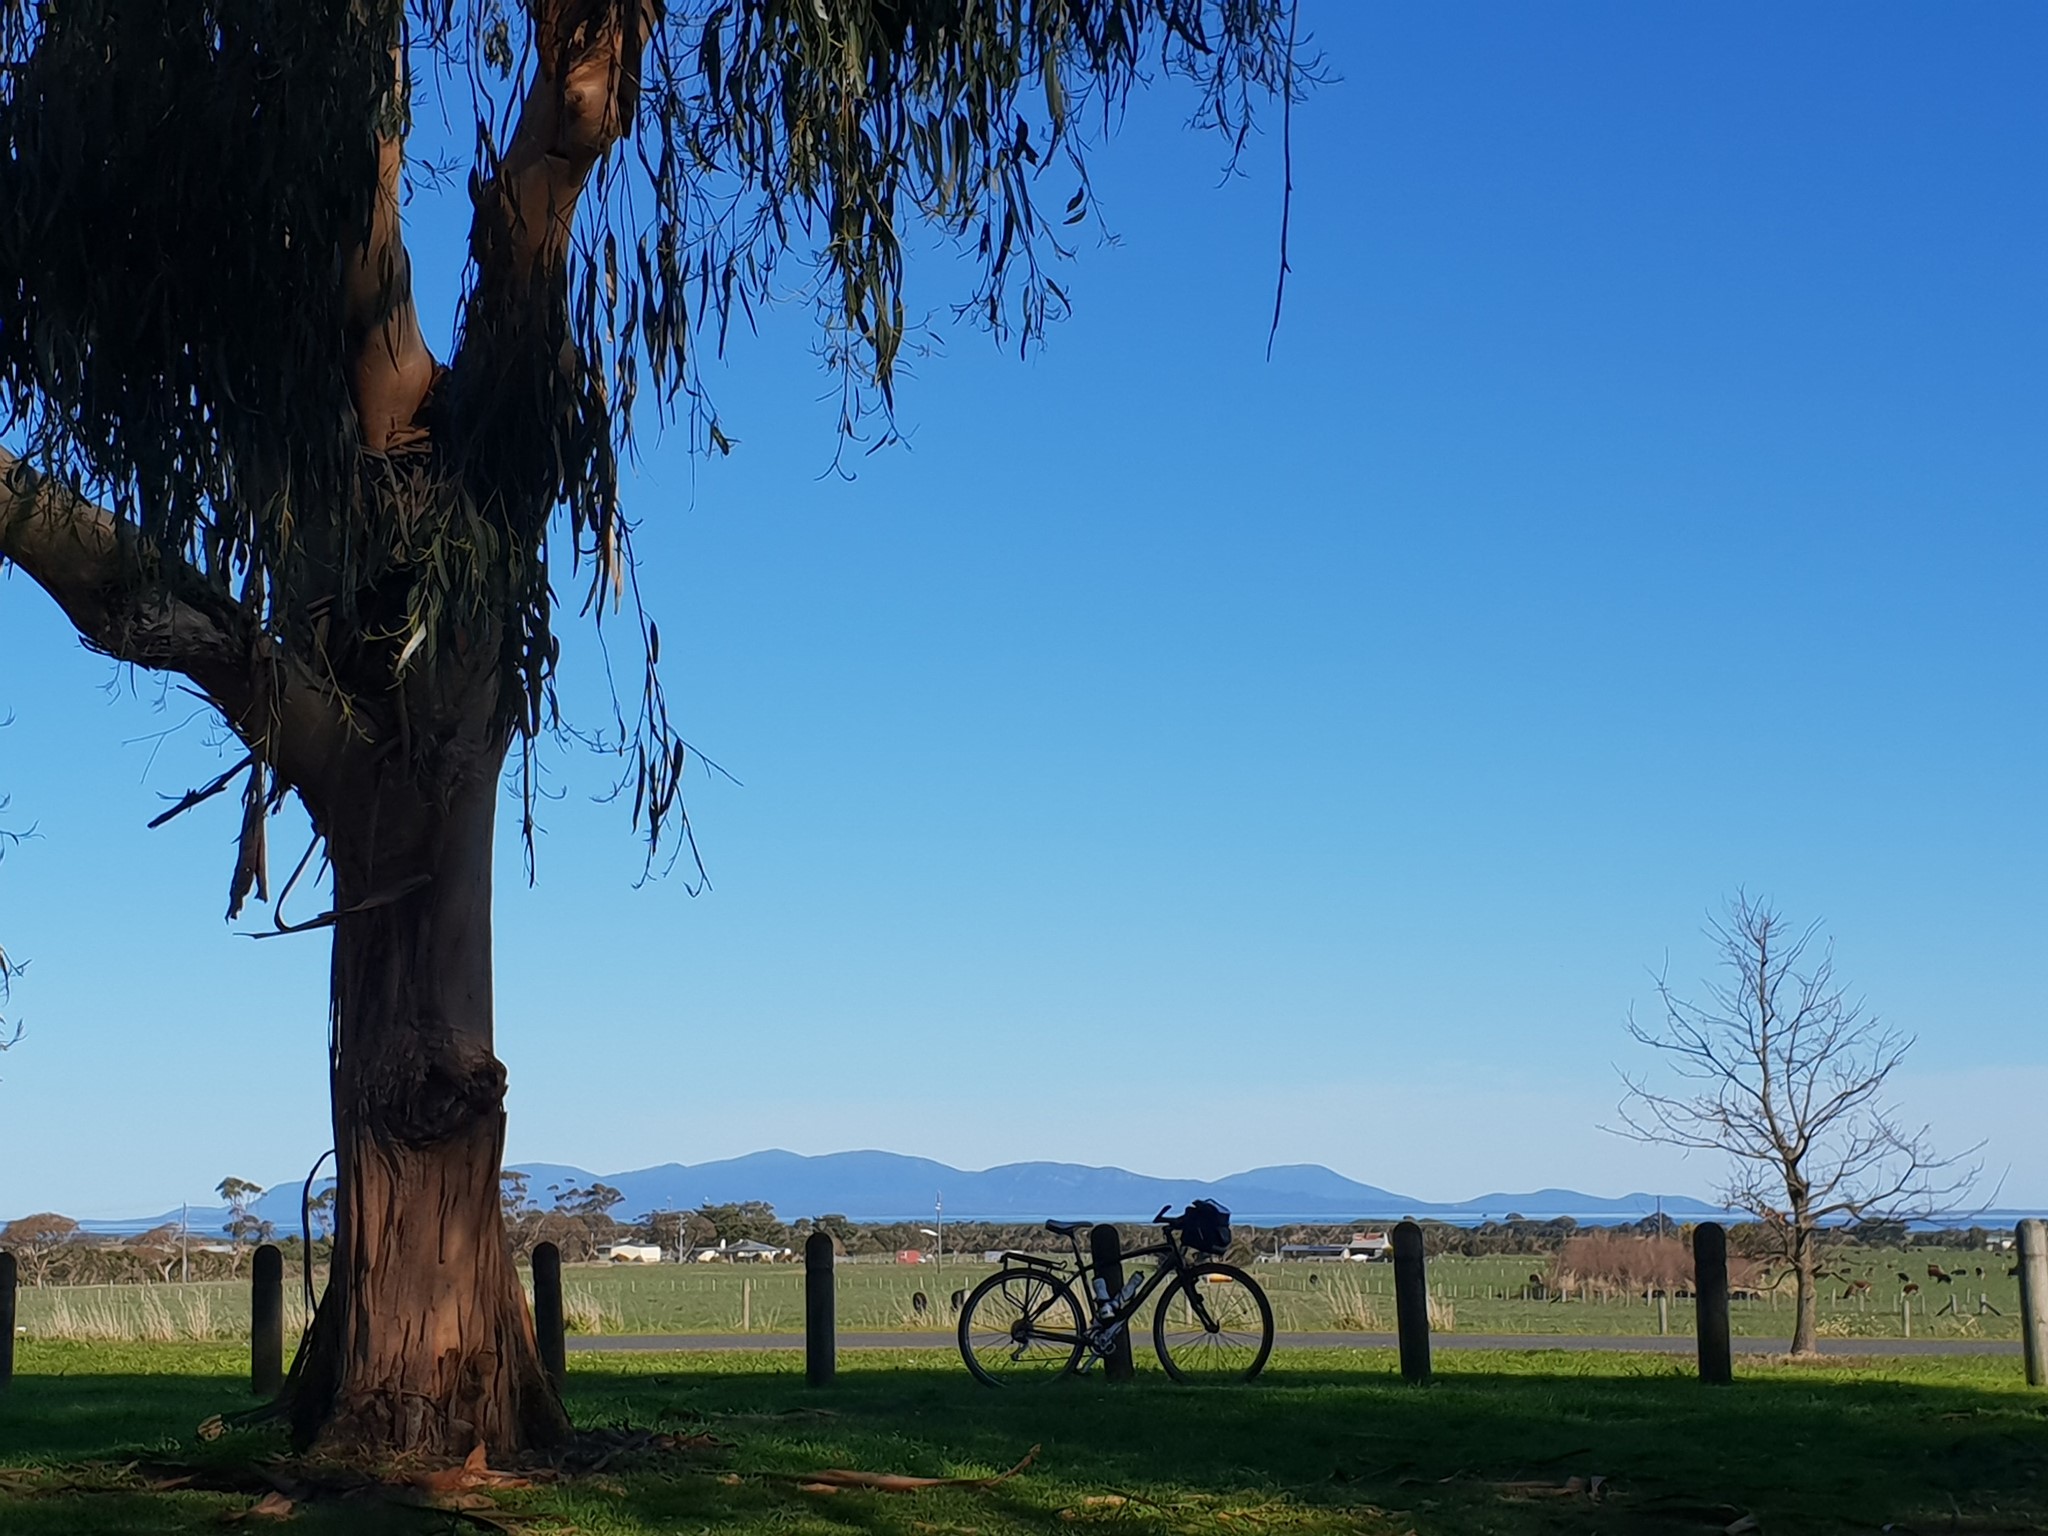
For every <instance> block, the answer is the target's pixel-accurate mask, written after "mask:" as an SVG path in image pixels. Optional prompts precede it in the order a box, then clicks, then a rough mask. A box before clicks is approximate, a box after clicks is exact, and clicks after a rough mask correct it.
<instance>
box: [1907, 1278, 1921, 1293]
mask: <svg viewBox="0 0 2048 1536" xmlns="http://www.w3.org/2000/svg"><path fill="white" fill-rule="evenodd" d="M1906 1294H1907V1295H1908V1296H1918V1295H1919V1294H1920V1287H1919V1286H1917V1285H1915V1284H1914V1283H1913V1282H1912V1281H1911V1280H1908V1281H1907V1282H1906Z"/></svg>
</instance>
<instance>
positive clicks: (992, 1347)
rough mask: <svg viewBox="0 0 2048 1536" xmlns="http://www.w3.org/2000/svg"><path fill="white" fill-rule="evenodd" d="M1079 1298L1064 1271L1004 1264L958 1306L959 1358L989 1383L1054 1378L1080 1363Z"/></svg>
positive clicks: (980, 1378) (979, 1377) (1015, 1382)
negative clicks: (1060, 1273)
mask: <svg viewBox="0 0 2048 1536" xmlns="http://www.w3.org/2000/svg"><path fill="white" fill-rule="evenodd" d="M1081 1329H1082V1323H1081V1303H1080V1301H1079V1300H1078V1299H1077V1298H1076V1297H1075V1295H1074V1288H1073V1287H1072V1286H1070V1285H1068V1284H1067V1282H1066V1280H1065V1278H1064V1277H1062V1276H1060V1275H1057V1274H1054V1273H1052V1272H1050V1271H1048V1270H1037V1269H1005V1270H1001V1271H998V1272H997V1273H996V1274H993V1275H990V1276H989V1277H988V1278H987V1279H986V1280H984V1281H982V1282H981V1284H979V1285H977V1286H976V1287H975V1288H974V1293H973V1294H972V1295H971V1296H969V1297H968V1298H967V1305H966V1306H964V1307H962V1308H961V1309H960V1358H961V1359H962V1360H964V1361H966V1362H967V1369H968V1370H970V1371H972V1372H973V1373H974V1375H975V1377H976V1379H977V1380H979V1381H981V1382H983V1383H985V1384H986V1385H988V1386H991V1387H1007V1386H1014V1385H1018V1384H1022V1383H1027V1382H1034V1381H1056V1380H1058V1379H1059V1378H1060V1377H1062V1376H1064V1375H1066V1374H1067V1373H1068V1372H1069V1371H1071V1370H1073V1369H1074V1367H1075V1366H1077V1365H1079V1364H1080V1363H1081V1349H1082V1338H1081Z"/></svg>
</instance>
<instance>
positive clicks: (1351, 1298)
mask: <svg viewBox="0 0 2048 1536" xmlns="http://www.w3.org/2000/svg"><path fill="white" fill-rule="evenodd" d="M1930 1263H1931V1264H1934V1265H1937V1266H1938V1267H1940V1268H1942V1269H1944V1270H1948V1271H1952V1272H1955V1273H1956V1274H1957V1276H1958V1278H1957V1279H1956V1280H1955V1281H1954V1282H1953V1283H1951V1284H1948V1285H1941V1284H1937V1283H1935V1282H1934V1281H1933V1280H1932V1279H1930V1278H1929V1277H1928V1275H1927V1266H1928V1265H1929V1264H1930ZM2010 1264H2011V1260H2010V1259H2009V1258H2007V1257H2005V1256H2003V1255H1997V1254H1986V1253H1966V1252H1962V1251H1945V1250H1939V1249H1919V1248H1916V1249H1913V1250H1911V1251H1910V1252H1907V1253H1899V1252H1888V1251H1885V1250H1871V1251H1869V1252H1867V1253H1861V1254H1859V1256H1858V1258H1857V1259H1856V1261H1855V1263H1854V1264H1853V1265H1852V1266H1851V1270H1852V1273H1855V1274H1859V1275H1860V1274H1861V1273H1863V1272H1865V1271H1868V1272H1869V1273H1870V1275H1871V1276H1872V1283H1871V1292H1870V1294H1869V1295H1868V1296H1867V1297H1865V1298H1863V1299H1861V1300H1858V1299H1856V1298H1854V1297H1850V1298H1844V1296H1843V1294H1842V1293H1843V1291H1844V1290H1845V1289H1846V1287H1845V1286H1843V1285H1842V1284H1840V1283H1828V1284H1825V1285H1824V1286H1823V1290H1822V1300H1821V1330H1822V1333H1823V1334H1824V1335H1826V1336H1831V1337H1836V1338H1897V1337H1898V1336H1899V1334H1900V1332H1901V1331H1902V1322H1901V1318H1900V1301H1901V1292H1902V1289H1903V1286H1902V1283H1901V1282H1900V1281H1899V1279H1898V1275H1899V1273H1901V1272H1904V1273H1907V1274H1909V1275H1912V1276H1914V1277H1915V1283H1917V1284H1918V1285H1919V1286H1920V1291H1919V1293H1918V1294H1916V1295H1915V1296H1913V1297H1912V1301H1913V1303H1914V1315H1913V1336H1914V1337H1915V1338H1957V1337H1961V1338H1989V1339H2017V1338H2018V1337H2019V1325H2018V1322H2017V1316H2018V1312H2019V1282H2018V1281H2017V1280H2014V1279H2012V1278H2010V1277H2008V1275H2007V1274H2006V1270H2007V1269H2008V1268H2009V1267H2010ZM1548 1267H1549V1266H1548V1262H1547V1261H1546V1260H1543V1259H1530V1258H1527V1257H1523V1258H1500V1259H1468V1258H1464V1257H1444V1258H1438V1259H1433V1260H1431V1261H1430V1268H1429V1279H1430V1289H1431V1292H1432V1294H1433V1295H1434V1296H1435V1297H1436V1298H1437V1299H1438V1301H1439V1303H1440V1306H1439V1326H1443V1324H1444V1323H1446V1322H1448V1324H1449V1331H1453V1332H1459V1333H1514V1334H1561V1335H1570V1334H1578V1335H1589V1334H1591V1335H1615V1336H1623V1337H1626V1336H1629V1335H1647V1334H1654V1333H1655V1332H1656V1331H1657V1308H1656V1306H1655V1305H1654V1304H1647V1305H1646V1304H1645V1303H1644V1302H1643V1301H1642V1300H1640V1299H1633V1300H1626V1299H1613V1300H1579V1299H1577V1298H1574V1299H1572V1300H1570V1301H1538V1300H1524V1299H1522V1298H1523V1296H1524V1294H1525V1292H1526V1288H1527V1285H1528V1280H1529V1276H1530V1275H1531V1274H1532V1273H1536V1274H1541V1273H1543V1272H1544V1271H1545V1270H1547V1268H1548ZM1978 1269H1982V1270H1983V1271H1984V1274H1983V1276H1982V1277H1981V1278H1980V1277H1979V1276H1978V1275H1977V1274H1976V1273H1975V1271H1976V1270H1978ZM1252 1272H1253V1273H1254V1274H1255V1275H1256V1276H1257V1277H1258V1281H1259V1284H1260V1285H1261V1286H1263V1287H1264V1288H1265V1290H1266V1292H1267V1294H1268V1295H1269V1296H1270V1297H1271V1299H1272V1302H1273V1312H1274V1320H1275V1323H1276V1324H1277V1326H1278V1327H1279V1328H1280V1330H1281V1331H1282V1332H1302V1333H1320V1332H1326V1331H1329V1330H1332V1329H1353V1328H1356V1329H1361V1330H1362V1331H1366V1332H1391V1331H1392V1329H1393V1326H1394V1324H1393V1318H1394V1297H1393V1291H1394V1276H1393V1266H1392V1265H1389V1264H1339V1263H1327V1264H1258V1265H1255V1266H1253V1269H1252ZM988 1273H989V1267H988V1266H986V1265H983V1264H979V1263H966V1262H959V1263H948V1264H947V1265H945V1266H944V1267H943V1268H938V1267H936V1266H933V1265H930V1264H924V1265H916V1266H909V1265H892V1264H844V1265H841V1266H840V1267H839V1269H838V1272H837V1280H838V1299H839V1324H840V1327H842V1328H844V1329H846V1330H848V1331H852V1332H870V1331H888V1330H896V1329H916V1328H933V1329H946V1328H950V1327H951V1326H952V1320H951V1317H950V1315H949V1313H948V1309H947V1307H946V1302H947V1299H948V1297H950V1296H951V1294H952V1293H953V1292H954V1291H955V1290H961V1289H971V1288H972V1287H973V1285H974V1284H975V1282H976V1281H978V1280H980V1279H981V1278H982V1277H983V1276H984V1275H986V1274H988ZM565 1281H566V1285H567V1288H568V1289H570V1290H571V1291H572V1292H576V1293H580V1294H581V1296H582V1297H584V1298H585V1299H586V1301H587V1303H588V1304H589V1305H588V1306H587V1307H586V1317H585V1321H586V1323H588V1322H590V1321H592V1320H595V1321H597V1322H598V1323H599V1324H600V1325H599V1326H587V1327H586V1328H585V1329H584V1330H583V1331H586V1332H591V1333H629V1334H630V1333H657V1334H658V1333H736V1332H739V1331H741V1324H742V1319H743V1317H744V1318H745V1321H746V1322H747V1324H748V1331H751V1332H755V1333H784V1332H788V1333H793V1332H797V1331H800V1330H801V1329H802V1327H803V1274H802V1270H801V1267H800V1266H797V1265H763V1266H754V1267H747V1268H736V1267H729V1266H725V1265H717V1266H712V1265H690V1266H683V1265H661V1266H653V1265H649V1266H639V1265H614V1266H605V1265H578V1266H573V1267H572V1268H570V1269H569V1270H567V1271H566V1272H565ZM918 1291H923V1292H924V1293H925V1296H926V1299H927V1301H928V1303H929V1304H930V1305H929V1308H928V1310H927V1312H926V1313H925V1314H924V1316H923V1317H922V1318H920V1317H919V1315H918V1313H917V1312H916V1310H915V1308H914V1307H913V1305H912V1296H913V1294H914V1293H915V1292H918ZM1980 1294H1982V1295H1983V1296H1984V1297H1985V1298H1986V1299H1987V1300H1988V1302H1989V1303H1990V1305H1991V1306H1992V1307H1993V1308H1995V1309H1996V1311H1995V1312H1985V1313H1982V1314H1980V1313H1979V1312H1978V1310H1977V1297H1978V1296H1979V1295H1980ZM1951 1302H1953V1303H1954V1304H1955V1307H1954V1310H1952V1311H1950V1312H1947V1313H1944V1312H1943V1311H1942V1308H1943V1307H1944V1306H1946V1305H1947V1304H1949V1303H1951ZM1730 1313H1731V1321H1732V1324H1733V1327H1734V1330H1735V1332H1736V1333H1737V1334H1738V1335H1739V1336H1741V1337H1744V1338H1771V1337H1775V1336H1777V1335H1778V1334H1781V1333H1782V1334H1784V1335H1786V1336H1787V1337H1788V1338H1789V1337H1790V1334H1791V1329H1792V1296H1791V1290H1790V1286H1789V1284H1787V1285H1786V1287H1785V1288H1784V1289H1783V1291H1782V1292H1781V1293H1777V1294H1772V1295H1769V1296H1765V1297H1760V1298H1758V1299H1755V1300H1747V1299H1738V1300H1735V1301H1734V1302H1732V1303H1731V1304H1730ZM1670 1318H1671V1330H1672V1332H1674V1333H1687V1332H1690V1331H1691V1329H1692V1306H1691V1303H1690V1302H1689V1301H1685V1300H1677V1301H1674V1302H1673V1303H1672V1305H1671V1307H1670Z"/></svg>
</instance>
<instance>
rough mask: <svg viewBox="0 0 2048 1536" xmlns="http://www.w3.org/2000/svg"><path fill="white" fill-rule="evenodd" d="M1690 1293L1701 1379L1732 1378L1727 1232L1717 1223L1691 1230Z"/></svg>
mask: <svg viewBox="0 0 2048 1536" xmlns="http://www.w3.org/2000/svg"><path fill="white" fill-rule="evenodd" d="M1692 1294H1693V1301H1694V1304H1695V1306H1696V1307H1697V1309H1698V1312H1699V1336H1700V1380H1701V1381H1704V1382H1707V1383H1709V1384H1710V1385H1714V1386H1726V1385H1727V1384H1728V1383H1729V1382H1731V1381H1733V1380H1734V1379H1735V1368H1734V1361H1733V1358H1732V1356H1731V1354H1730V1349H1729V1342H1728V1232H1727V1229H1726V1228H1724V1227H1723V1226H1722V1225H1721V1224H1720V1223H1719V1222H1718V1221H1703V1222H1701V1223H1700V1224H1699V1225H1698V1226H1696V1227H1694V1228H1693V1229H1692Z"/></svg>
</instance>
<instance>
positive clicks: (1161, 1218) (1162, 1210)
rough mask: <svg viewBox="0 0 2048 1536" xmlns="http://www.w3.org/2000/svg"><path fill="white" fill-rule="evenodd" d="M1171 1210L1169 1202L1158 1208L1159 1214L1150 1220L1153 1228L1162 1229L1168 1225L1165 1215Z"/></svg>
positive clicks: (1171, 1205) (1171, 1203)
mask: <svg viewBox="0 0 2048 1536" xmlns="http://www.w3.org/2000/svg"><path fill="white" fill-rule="evenodd" d="M1172 1209H1173V1202H1172V1201H1171V1200H1169V1201H1167V1203H1166V1204H1164V1205H1162V1206H1161V1207H1159V1214H1158V1215H1157V1216H1154V1217H1153V1218H1152V1225H1153V1226H1155V1227H1163V1226H1167V1225H1169V1223H1168V1222H1167V1220H1166V1213H1167V1212H1168V1211H1170V1210H1172Z"/></svg>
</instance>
